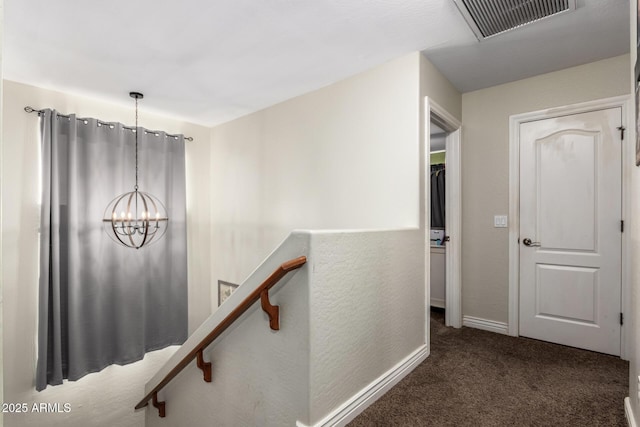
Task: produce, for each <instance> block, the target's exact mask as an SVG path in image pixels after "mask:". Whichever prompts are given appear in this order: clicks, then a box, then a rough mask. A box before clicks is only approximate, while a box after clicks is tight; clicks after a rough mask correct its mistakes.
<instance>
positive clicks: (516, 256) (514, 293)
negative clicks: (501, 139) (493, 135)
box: [508, 95, 635, 360]
mask: <svg viewBox="0 0 640 427" xmlns="http://www.w3.org/2000/svg"><path fill="white" fill-rule="evenodd" d="M616 107H620V108H621V109H622V126H623V127H624V128H626V129H629V123H635V121H634V120H635V118H634V117H633V115H632V114H633V108H631V107H632V104H631V97H630V96H628V95H624V96H616V97H611V98H604V99H598V100H594V101H588V102H581V103H577V104H572V105H566V106H562V107H556V108H547V109H544V110H538V111H532V112H528V113H522V114H515V115H512V116H510V117H509V217H510V220H509V331H508V333H509V335H511V336H515V337H517V336H519V327H520V325H519V315H520V312H519V310H520V308H519V301H520V244H519V242H518V239H519V238H520V236H519V233H520V133H519V129H520V125H521V124H522V123H525V122H531V121H536V120H542V119H549V118H554V117H561V116H567V115H573V114H579V113H586V112H590V111H596V110H604V109H607V108H616ZM632 134H633V133H632V132H626V134H625V138H624V139H623V141H622V144H623V147H622V189H621V191H622V218H621V220H624V219H625V218H629V217H630V216H631V212H630V208H631V206H630V203H629V200H631V197H630V196H631V195H630V194H629V189H630V188H631V186H630V185H629V184H630V180H631V179H632V177H631V171H632V168H633V167H635V141H631V138H629V137H628V135H632ZM627 234H628V233H622V247H621V251H622V257H621V261H622V264H621V269H622V271H621V277H622V283H621V286H622V288H621V299H622V300H621V303H620V309H621V310H622V313H623V316H624V318H625V319H630V316H629V315H628V314H630V313H631V306H630V304H631V298H630V289H631V288H630V283H629V277H630V275H629V273H630V272H629V267H630V264H629V262H628V254H629V253H630V244H631V239H629V238H627ZM628 324H629V322H628V320H627V322H625V324H623V325H622V327H621V337H620V343H621V348H620V357H621V358H622V359H624V360H628V357H629V354H631V353H629V349H628V345H629V340H628V333H629V331H628V328H626V326H627V325H628Z"/></svg>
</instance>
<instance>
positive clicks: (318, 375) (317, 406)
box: [305, 229, 425, 425]
mask: <svg viewBox="0 0 640 427" xmlns="http://www.w3.org/2000/svg"><path fill="white" fill-rule="evenodd" d="M423 243H424V241H423V234H422V233H421V231H420V230H417V229H416V230H406V231H377V232H363V233H359V232H335V233H334V232H327V233H322V232H319V233H314V234H313V235H312V239H311V250H310V253H309V258H310V260H311V261H312V266H313V274H312V276H311V282H310V301H311V304H310V310H311V315H310V316H311V318H310V327H311V343H310V345H311V351H310V353H311V356H310V367H311V369H310V371H311V372H310V374H311V376H310V399H311V415H310V417H311V419H310V421H311V424H308V423H305V424H308V425H313V424H315V423H317V422H318V421H320V420H321V419H322V418H324V417H325V416H326V415H327V414H329V413H330V412H331V411H333V410H335V409H336V408H338V407H339V406H340V405H342V404H343V403H344V402H345V401H347V400H348V399H350V398H351V397H353V395H355V394H356V393H357V392H359V391H360V390H361V389H363V388H364V387H365V386H367V385H368V384H369V383H371V382H372V381H373V380H375V379H376V378H378V377H380V376H381V375H383V374H384V373H385V372H387V371H388V370H390V369H391V368H393V366H394V365H396V364H397V363H398V362H400V361H401V360H403V359H404V358H405V357H407V355H409V354H411V353H412V352H413V351H415V350H416V349H418V347H420V346H422V345H424V344H425V288H424V255H425V254H424V247H423Z"/></svg>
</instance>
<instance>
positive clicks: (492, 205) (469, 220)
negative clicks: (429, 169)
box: [462, 55, 629, 323]
mask: <svg viewBox="0 0 640 427" xmlns="http://www.w3.org/2000/svg"><path fill="white" fill-rule="evenodd" d="M628 73H629V55H623V56H618V57H614V58H610V59H606V60H602V61H598V62H594V63H591V64H586V65H582V66H578V67H574V68H569V69H566V70H562V71H557V72H553V73H548V74H543V75H540V76H536V77H532V78H529V79H524V80H520V81H517V82H513V83H508V84H504V85H499V86H495V87H491V88H488V89H482V90H478V91H475V92H469V93H465V94H463V95H462V115H463V118H464V121H463V130H462V135H463V136H462V233H463V234H462V239H463V241H462V295H463V301H462V304H463V314H464V315H466V316H474V317H479V318H483V319H488V320H495V321H499V322H505V323H506V322H507V321H508V300H507V298H508V288H509V285H508V262H509V258H508V229H507V228H494V227H493V216H494V215H496V214H502V215H504V214H507V213H508V212H509V116H510V115H513V114H518V113H525V112H529V111H535V110H541V109H545V108H551V107H555V106H563V105H569V104H573V103H578V102H583V101H589V100H594V99H600V98H606V97H611V96H617V95H624V94H627V93H628V92H629V83H628Z"/></svg>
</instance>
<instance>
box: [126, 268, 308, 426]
mask: <svg viewBox="0 0 640 427" xmlns="http://www.w3.org/2000/svg"><path fill="white" fill-rule="evenodd" d="M306 262H307V257H304V256H301V257H298V258H294V259H292V260H289V261H287V262H285V263H283V264H282V265H280V267H278V268H277V269H276V270H275V271H274V272H273V273H271V275H270V276H269V277H268V278H267V279H266V280H265V281H264V282H262V284H261V285H260V286H258V287H257V288H256V289H255V291H253V292H252V293H251V294H250V295H249V296H248V297H246V298H245V299H244V300H243V301H242V302H241V303H240V304H239V305H238V306H237V307H236V308H235V309H233V310H232V311H231V313H229V314H228V315H227V317H225V318H224V319H223V320H222V321H221V322H220V323H219V324H218V326H216V327H215V328H214V329H213V330H212V331H211V332H210V333H209V334H208V335H207V336H206V337H204V338H203V339H202V340H201V341H200V342H199V343H198V344H197V345H196V346H195V347H194V349H193V350H191V351H190V352H189V353H187V355H186V356H184V357H183V358H182V359H181V360H180V362H178V364H177V365H176V366H175V367H174V368H173V369H172V370H171V371H169V373H168V374H167V375H165V377H164V378H163V379H162V381H160V382H159V383H158V385H156V386H155V387H154V388H153V389H152V390H151V391H150V392H149V393H147V395H146V396H145V397H144V398H143V399H142V400H141V401H140V402H138V404H137V405H136V407H135V409H142V408H144V407H145V406H147V405H148V404H149V400H151V404H152V405H153V406H154V407H155V408H156V409H158V413H159V415H160V417H164V416H165V414H166V407H165V406H166V403H165V402H161V401H159V400H158V392H159V391H160V390H162V388H164V387H165V386H166V385H167V384H168V383H169V382H170V381H171V380H172V379H173V378H175V377H176V375H178V374H179V373H180V372H181V371H182V370H183V369H184V368H185V367H186V366H187V365H189V363H191V361H192V360H194V359H195V360H196V365H197V366H198V368H199V369H201V370H202V373H203V378H204V381H206V382H211V362H205V361H204V357H203V351H204V349H205V348H207V347H208V346H209V344H211V343H212V342H213V341H215V339H216V338H217V337H219V336H220V335H221V334H222V333H223V332H224V331H225V330H226V329H227V328H228V327H229V326H231V325H232V324H233V322H235V321H236V320H237V319H238V318H239V317H240V316H241V315H242V314H243V313H244V312H245V311H247V310H248V309H249V307H251V306H252V305H253V304H254V303H255V302H256V301H258V299H259V300H260V303H261V305H262V309H263V310H264V311H265V312H266V313H267V315H268V316H269V326H270V327H271V329H273V330H275V331H277V330H279V329H280V308H279V307H278V306H277V305H272V304H271V302H270V301H269V289H271V288H272V287H273V286H274V285H275V284H276V283H278V281H280V279H282V278H283V277H284V276H285V275H286V274H287V273H288V272H290V271H292V270H296V269H298V268H300V267H302V266H303V265H304V264H305V263H306Z"/></svg>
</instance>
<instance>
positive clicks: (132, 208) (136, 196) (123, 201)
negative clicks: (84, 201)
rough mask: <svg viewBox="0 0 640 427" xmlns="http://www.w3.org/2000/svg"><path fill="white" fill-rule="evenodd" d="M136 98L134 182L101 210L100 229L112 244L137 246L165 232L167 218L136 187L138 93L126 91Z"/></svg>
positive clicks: (153, 200) (160, 207)
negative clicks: (101, 226)
mask: <svg viewBox="0 0 640 427" xmlns="http://www.w3.org/2000/svg"><path fill="white" fill-rule="evenodd" d="M129 96H131V97H132V98H134V99H135V100H136V128H135V129H134V130H133V132H135V133H136V185H135V186H134V187H133V191H130V192H128V193H124V194H121V195H119V196H118V197H116V198H115V199H113V200H112V201H111V202H110V203H109V205H108V206H107V209H106V210H105V211H104V217H103V218H102V222H103V224H104V231H105V232H106V233H107V234H108V235H109V237H110V238H111V239H112V240H113V241H114V242H116V243H119V244H121V245H123V246H126V247H128V248H135V249H140V248H141V247H143V246H149V244H151V242H154V241H156V242H157V241H158V240H160V238H161V237H162V236H164V233H166V231H167V226H168V223H169V218H168V216H167V211H166V209H165V207H164V205H163V204H162V202H161V201H160V200H159V199H158V198H157V197H155V196H153V195H151V194H149V193H146V192H144V191H139V190H138V131H139V129H138V100H139V99H142V98H143V95H142V94H141V93H139V92H130V93H129Z"/></svg>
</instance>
